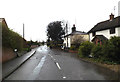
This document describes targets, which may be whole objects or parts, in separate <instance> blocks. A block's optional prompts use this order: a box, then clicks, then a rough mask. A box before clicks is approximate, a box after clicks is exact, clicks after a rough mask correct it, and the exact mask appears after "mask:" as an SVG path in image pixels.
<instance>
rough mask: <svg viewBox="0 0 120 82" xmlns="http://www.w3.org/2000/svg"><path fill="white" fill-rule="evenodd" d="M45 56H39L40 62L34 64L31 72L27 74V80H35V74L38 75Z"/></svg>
mask: <svg viewBox="0 0 120 82" xmlns="http://www.w3.org/2000/svg"><path fill="white" fill-rule="evenodd" d="M45 58H46V56H43V57H42V58H41V61H40V63H39V64H38V65H37V66H36V68H35V69H34V70H33V73H32V74H31V75H30V76H29V78H28V79H29V80H35V78H36V76H38V75H39V73H40V70H41V68H42V66H43V64H44V62H45Z"/></svg>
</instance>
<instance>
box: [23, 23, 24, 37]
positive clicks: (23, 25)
mask: <svg viewBox="0 0 120 82" xmlns="http://www.w3.org/2000/svg"><path fill="white" fill-rule="evenodd" d="M23 38H24V23H23Z"/></svg>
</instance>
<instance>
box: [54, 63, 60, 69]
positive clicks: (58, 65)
mask: <svg viewBox="0 0 120 82" xmlns="http://www.w3.org/2000/svg"><path fill="white" fill-rule="evenodd" d="M55 63H56V65H57V67H58V69H59V70H61V67H60V65H59V64H58V63H57V62H55Z"/></svg>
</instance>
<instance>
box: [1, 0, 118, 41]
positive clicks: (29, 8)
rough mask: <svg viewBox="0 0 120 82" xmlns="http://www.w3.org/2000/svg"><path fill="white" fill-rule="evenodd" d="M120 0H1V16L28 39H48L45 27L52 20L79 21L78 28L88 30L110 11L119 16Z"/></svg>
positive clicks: (75, 22)
mask: <svg viewBox="0 0 120 82" xmlns="http://www.w3.org/2000/svg"><path fill="white" fill-rule="evenodd" d="M118 2H119V0H0V3H1V4H0V11H1V12H0V18H5V19H6V22H7V24H8V27H9V28H11V29H13V30H14V31H15V32H18V33H19V34H20V35H22V29H23V23H24V24H25V39H26V40H33V41H36V40H37V41H43V40H46V38H47V37H46V27H47V25H48V24H49V23H50V22H52V21H62V20H64V21H68V23H69V27H70V28H71V27H72V25H73V24H76V29H77V30H78V31H85V32H88V31H89V30H90V29H91V28H92V27H93V26H94V25H96V24H97V23H99V22H101V21H105V20H108V19H109V15H110V14H111V13H113V14H114V6H116V7H115V17H116V16H118Z"/></svg>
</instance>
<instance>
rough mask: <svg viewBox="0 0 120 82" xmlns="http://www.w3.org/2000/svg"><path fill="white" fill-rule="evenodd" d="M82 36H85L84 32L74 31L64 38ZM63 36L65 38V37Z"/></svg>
mask: <svg viewBox="0 0 120 82" xmlns="http://www.w3.org/2000/svg"><path fill="white" fill-rule="evenodd" d="M84 34H87V33H86V32H82V31H74V32H72V33H70V34H68V35H66V36H70V35H84ZM66 36H65V37H66Z"/></svg>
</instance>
